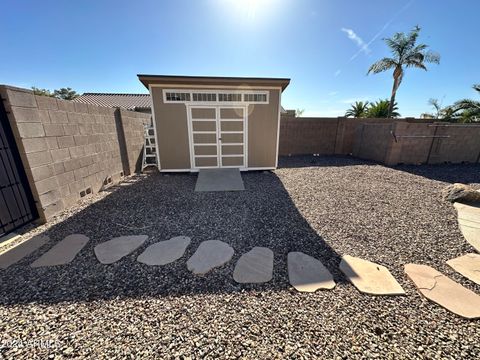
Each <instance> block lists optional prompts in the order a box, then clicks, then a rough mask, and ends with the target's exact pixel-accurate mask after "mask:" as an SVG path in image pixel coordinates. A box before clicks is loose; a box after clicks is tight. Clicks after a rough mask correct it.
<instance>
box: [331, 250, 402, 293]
mask: <svg viewBox="0 0 480 360" xmlns="http://www.w3.org/2000/svg"><path fill="white" fill-rule="evenodd" d="M340 270H342V272H343V273H344V274H345V276H346V277H347V279H348V280H349V281H350V282H351V283H352V284H353V285H354V286H355V287H356V288H357V289H358V290H359V291H360V292H363V293H366V294H371V295H404V294H405V291H404V290H403V289H402V287H401V286H400V284H399V283H398V282H397V280H395V278H394V277H393V276H392V274H390V271H388V269H387V268H386V267H385V266H382V265H379V264H375V263H373V262H370V261H367V260H363V259H360V258H356V257H353V256H350V255H344V256H343V257H342V261H341V262H340Z"/></svg>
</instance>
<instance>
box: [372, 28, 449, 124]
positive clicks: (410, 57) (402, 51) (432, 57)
mask: <svg viewBox="0 0 480 360" xmlns="http://www.w3.org/2000/svg"><path fill="white" fill-rule="evenodd" d="M419 33H420V27H419V26H415V27H414V28H413V30H412V31H410V33H409V34H405V33H403V32H398V33H396V34H395V35H393V36H392V37H391V38H386V39H383V40H384V41H385V43H386V44H387V46H388V47H389V48H390V51H391V52H392V55H393V56H392V57H385V58H383V59H381V60H379V61H377V62H376V63H374V64H373V65H372V66H370V69H368V73H367V75H368V74H370V73H374V74H378V73H380V72H383V71H387V70H390V69H393V88H392V96H391V98H390V106H389V108H388V117H391V116H392V113H393V107H394V104H395V96H396V94H397V90H398V87H399V86H400V84H401V82H402V79H403V75H404V67H406V68H408V67H415V68H420V69H423V70H425V71H426V70H427V67H426V66H425V63H435V64H439V63H440V55H438V54H437V53H434V52H431V51H428V50H427V48H428V46H427V45H425V44H418V45H417V44H416V42H417V38H418V34H419Z"/></svg>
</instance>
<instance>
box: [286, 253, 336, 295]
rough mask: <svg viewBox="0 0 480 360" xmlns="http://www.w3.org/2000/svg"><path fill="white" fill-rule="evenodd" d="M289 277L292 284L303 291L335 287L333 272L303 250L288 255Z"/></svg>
mask: <svg viewBox="0 0 480 360" xmlns="http://www.w3.org/2000/svg"><path fill="white" fill-rule="evenodd" d="M287 262H288V279H289V281H290V284H291V285H292V286H293V287H294V288H295V289H297V290H298V291H301V292H314V291H316V290H318V289H333V288H334V287H335V281H334V280H333V276H332V274H330V271H328V270H327V268H326V267H325V266H324V265H323V264H322V263H321V261H319V260H317V259H315V258H314V257H312V256H310V255H307V254H304V253H302V252H290V253H288V256H287Z"/></svg>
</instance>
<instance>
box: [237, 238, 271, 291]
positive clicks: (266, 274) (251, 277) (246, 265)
mask: <svg viewBox="0 0 480 360" xmlns="http://www.w3.org/2000/svg"><path fill="white" fill-rule="evenodd" d="M272 274H273V251H272V250H270V249H269V248H266V247H258V246H256V247H254V248H253V249H252V250H250V251H249V252H247V253H245V254H243V255H242V256H241V257H240V259H238V261H237V265H235V270H234V271H233V280H235V281H236V282H237V283H241V284H246V283H264V282H267V281H270V280H272Z"/></svg>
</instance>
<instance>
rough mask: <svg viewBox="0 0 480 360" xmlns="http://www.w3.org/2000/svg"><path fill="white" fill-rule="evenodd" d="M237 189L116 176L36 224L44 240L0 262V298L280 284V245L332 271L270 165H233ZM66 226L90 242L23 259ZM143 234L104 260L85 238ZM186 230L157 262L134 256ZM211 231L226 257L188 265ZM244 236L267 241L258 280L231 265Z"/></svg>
mask: <svg viewBox="0 0 480 360" xmlns="http://www.w3.org/2000/svg"><path fill="white" fill-rule="evenodd" d="M242 177H243V179H244V182H245V188H246V191H242V192H222V193H219V192H216V193H194V191H193V190H194V186H195V181H196V175H189V174H177V175H163V174H151V175H149V176H147V177H145V178H143V179H142V180H140V181H136V182H131V183H130V184H128V183H127V184H125V185H122V186H117V187H115V188H114V189H112V190H111V193H110V194H109V195H108V196H107V197H106V198H104V199H102V200H100V201H98V202H96V203H93V204H91V205H90V206H88V207H87V208H85V209H84V210H82V211H80V212H78V213H76V214H74V215H72V216H70V217H69V218H67V219H66V220H64V221H62V222H60V223H58V224H56V225H53V226H51V227H50V228H49V229H47V230H45V231H44V233H43V234H45V235H48V236H49V237H50V238H51V241H50V242H49V243H48V244H47V245H45V246H43V247H42V248H41V249H40V250H39V251H36V252H34V253H33V254H32V255H30V256H28V257H26V258H24V259H23V260H22V261H20V262H19V263H17V264H15V265H13V266H11V267H9V268H8V269H6V270H0V304H2V305H8V304H19V303H30V302H39V303H45V304H52V303H58V302H64V301H69V302H85V301H87V302H88V301H95V300H104V299H106V300H108V299H119V298H120V299H121V298H127V297H128V298H132V297H133V298H149V297H169V296H181V295H196V294H208V293H234V292H238V291H243V290H253V291H255V293H257V292H258V294H257V296H260V295H259V294H261V292H262V291H270V290H273V291H277V290H278V291H281V290H286V289H287V288H288V287H289V283H288V273H287V254H288V252H290V251H302V252H304V253H306V254H308V255H311V256H314V257H315V258H317V259H319V260H321V261H322V262H323V264H324V265H325V266H326V267H327V268H328V269H329V270H330V272H331V273H332V274H333V275H334V277H335V281H336V282H337V283H338V282H344V281H345V279H344V277H343V276H342V274H341V273H340V271H339V270H338V264H339V262H340V256H339V255H338V254H337V253H336V252H335V250H334V249H332V248H331V247H330V246H329V245H328V244H327V243H326V242H325V241H324V239H323V238H322V237H321V236H320V235H319V234H317V233H316V232H315V231H314V230H313V229H312V228H311V227H310V225H309V223H308V222H307V221H306V220H305V219H304V217H303V216H302V215H301V213H300V212H299V211H298V209H297V208H296V206H295V205H294V203H293V202H292V200H291V198H290V196H289V194H288V192H287V191H286V189H285V188H284V187H283V184H282V182H281V181H280V180H279V178H278V177H277V176H276V175H275V174H273V173H270V172H249V173H244V174H243V175H242ZM73 233H81V234H85V235H86V236H88V237H89V238H90V242H89V243H88V244H87V245H86V246H85V248H83V250H82V251H81V252H80V253H79V254H78V255H77V257H76V258H75V259H74V260H73V262H72V263H70V264H68V265H64V266H57V267H48V268H31V267H30V266H29V264H31V263H32V262H33V261H34V260H35V259H37V258H38V257H39V256H40V255H42V254H43V253H45V252H46V251H48V250H49V249H50V248H51V247H52V245H53V244H55V243H56V242H58V241H60V240H62V239H63V238H64V237H65V236H67V235H69V234H73ZM135 234H137V235H140V234H145V235H148V236H149V239H148V241H147V242H146V243H145V244H144V245H143V246H142V247H141V248H140V249H138V250H136V251H134V252H133V253H132V254H130V255H128V256H126V257H124V258H123V259H121V260H120V261H118V262H117V263H114V264H112V265H103V264H101V263H99V262H98V261H97V259H96V257H95V255H94V251H93V248H94V246H95V245H97V244H99V243H102V242H104V241H107V240H109V239H111V238H113V237H117V236H122V235H135ZM179 235H185V236H189V237H191V238H192V243H191V245H190V246H189V247H188V248H187V251H186V253H185V255H184V256H183V257H182V258H181V259H179V260H177V261H175V262H174V263H171V264H168V265H166V266H147V265H145V264H141V263H138V262H137V261H136V258H137V256H138V255H139V254H140V253H141V252H142V251H143V250H144V249H145V248H146V247H147V246H149V245H151V244H153V243H155V242H158V241H162V240H168V239H170V238H171V237H173V236H179ZM213 239H218V240H222V241H225V242H227V243H229V244H230V245H231V246H232V247H233V248H234V249H235V254H234V257H233V259H232V260H231V261H230V262H229V263H228V264H226V265H225V266H223V267H221V268H217V269H215V270H213V271H212V272H210V273H208V274H207V275H206V276H196V275H193V274H191V273H190V272H189V271H188V270H187V267H186V260H187V259H188V258H189V257H190V256H191V255H192V254H193V253H194V251H195V250H196V249H197V247H198V245H199V244H200V243H201V242H202V241H205V240H213ZM254 246H265V247H268V248H270V249H272V250H273V252H274V255H275V260H274V276H273V279H272V280H271V281H270V282H268V283H265V284H258V285H239V284H237V283H235V282H234V281H233V278H232V274H233V269H234V266H235V264H236V262H237V260H238V258H239V257H240V256H241V255H242V254H244V253H245V252H247V251H249V250H250V249H251V248H252V247H254Z"/></svg>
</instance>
